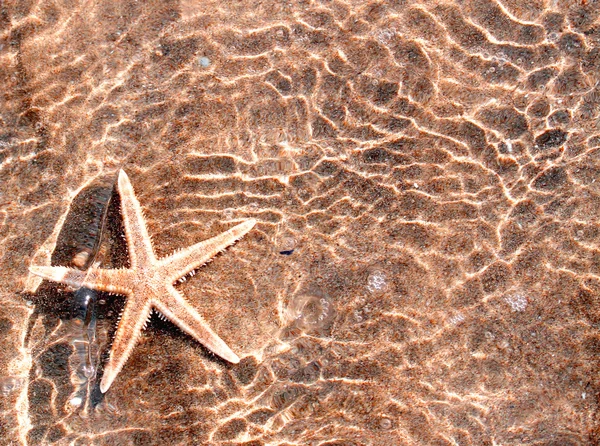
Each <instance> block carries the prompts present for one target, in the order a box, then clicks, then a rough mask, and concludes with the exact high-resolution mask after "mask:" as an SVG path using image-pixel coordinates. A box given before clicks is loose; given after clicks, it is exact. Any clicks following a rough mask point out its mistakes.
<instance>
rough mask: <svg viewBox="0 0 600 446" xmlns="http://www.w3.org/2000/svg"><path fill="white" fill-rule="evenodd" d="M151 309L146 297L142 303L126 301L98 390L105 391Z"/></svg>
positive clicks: (125, 360)
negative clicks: (145, 300)
mask: <svg viewBox="0 0 600 446" xmlns="http://www.w3.org/2000/svg"><path fill="white" fill-rule="evenodd" d="M151 311H152V306H151V301H150V300H149V299H148V300H147V302H145V304H144V305H136V303H134V302H127V304H126V305H125V308H124V310H123V314H122V315H121V320H120V322H119V328H117V334H116V335H115V340H114V342H113V344H112V347H111V350H110V358H109V360H108V362H107V363H106V367H104V374H103V375H102V380H101V381H100V391H101V392H102V393H106V391H107V390H108V388H109V387H110V386H111V384H112V383H113V381H114V380H115V378H116V377H117V375H118V374H119V372H120V371H121V369H122V368H123V365H124V364H125V362H127V359H128V358H129V355H131V352H132V351H133V348H134V347H135V344H136V343H137V341H138V339H139V337H140V335H141V333H142V330H143V329H144V327H145V326H146V323H147V322H148V319H149V318H150V314H151Z"/></svg>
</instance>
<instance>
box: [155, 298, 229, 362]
mask: <svg viewBox="0 0 600 446" xmlns="http://www.w3.org/2000/svg"><path fill="white" fill-rule="evenodd" d="M168 291H169V297H168V301H167V302H164V301H163V300H162V299H158V300H155V301H154V303H153V305H154V308H156V310H157V311H158V312H160V313H161V314H162V315H163V316H165V317H166V318H167V319H169V320H170V321H171V322H173V323H174V324H175V325H177V326H178V327H179V328H180V329H181V330H182V331H184V332H186V333H187V334H189V335H190V336H192V337H193V338H194V339H196V340H197V341H198V342H200V343H201V344H202V345H204V346H205V347H206V348H207V349H209V350H210V351H211V352H213V353H214V354H216V355H218V356H220V357H221V358H223V359H226V360H227V361H229V362H231V363H233V364H237V363H238V362H240V358H239V357H238V356H237V355H236V354H235V353H233V351H232V350H231V349H230V348H229V347H228V346H227V344H225V342H224V341H223V340H222V339H221V338H220V337H219V336H218V335H217V334H216V333H215V332H214V331H212V329H211V328H210V327H209V326H208V324H207V323H206V322H205V321H204V319H203V318H202V316H200V314H198V312H197V311H196V310H195V309H194V307H192V306H191V305H190V304H189V303H188V302H187V301H186V300H185V299H184V297H183V296H182V295H181V294H180V293H179V292H178V291H177V290H176V289H175V288H173V287H172V286H169V287H168Z"/></svg>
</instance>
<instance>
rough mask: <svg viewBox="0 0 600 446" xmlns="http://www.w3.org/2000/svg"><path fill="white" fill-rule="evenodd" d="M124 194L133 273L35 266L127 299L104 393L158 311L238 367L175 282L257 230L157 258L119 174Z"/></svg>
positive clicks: (241, 228)
mask: <svg viewBox="0 0 600 446" xmlns="http://www.w3.org/2000/svg"><path fill="white" fill-rule="evenodd" d="M118 187H119V195H120V196H121V213H122V215H123V224H124V227H125V238H126V240H127V248H128V251H129V260H130V264H131V266H130V268H123V269H100V268H95V267H92V268H90V269H89V270H88V271H80V270H77V269H73V268H67V267H64V266H31V267H30V268H29V270H30V271H31V272H32V273H33V274H36V275H38V276H40V277H43V278H44V279H48V280H52V281H54V282H60V283H64V284H67V285H69V286H73V287H80V286H81V287H86V288H93V289H95V290H100V291H107V292H110V293H117V294H122V295H125V296H127V298H128V299H127V302H126V304H125V308H124V309H123V314H122V316H121V320H120V322H119V326H118V328H117V334H116V336H115V340H114V342H113V345H112V348H111V351H110V358H109V360H108V363H107V364H106V367H105V368H104V375H103V376H102V381H101V382H100V390H101V391H102V393H104V392H106V391H107V390H108V388H109V387H110V386H111V384H112V382H113V381H114V379H115V378H116V376H117V374H118V373H119V372H120V371H121V369H122V368H123V365H124V364H125V362H126V361H127V358H128V357H129V355H130V354H131V352H132V350H133V348H134V346H135V344H136V342H137V340H138V338H139V336H140V334H141V331H142V329H143V328H144V326H145V325H146V322H147V321H148V319H149V318H150V316H151V314H152V309H154V310H155V311H157V312H158V313H159V314H161V315H163V316H165V317H166V318H167V319H169V320H171V321H172V322H173V323H175V325H177V326H178V327H179V328H180V329H181V330H183V331H184V332H186V333H188V334H189V335H191V336H192V337H194V338H195V339H196V340H197V341H198V342H200V343H201V344H203V345H204V346H205V347H206V348H208V349H209V350H211V351H212V352H213V353H215V354H217V355H219V356H220V357H222V358H224V359H226V360H227V361H229V362H232V363H234V364H237V363H238V362H239V361H240V358H238V356H237V355H236V354H235V353H234V352H233V351H232V350H231V349H230V348H229V347H228V346H227V344H225V342H224V341H223V340H222V339H221V338H220V337H219V336H218V335H217V334H216V333H215V332H214V331H212V330H211V328H210V327H209V326H208V324H207V323H206V322H205V321H204V319H203V318H202V316H200V314H198V312H197V311H196V310H195V309H194V307H192V306H191V305H190V304H189V303H188V302H187V301H186V300H185V298H184V297H183V295H182V294H181V293H180V292H179V291H177V290H176V289H175V287H174V286H173V283H174V282H176V281H177V280H178V279H180V278H181V277H184V276H185V275H186V274H188V273H190V272H192V271H194V270H195V269H196V268H198V267H199V266H201V265H203V264H205V263H206V262H207V261H208V260H210V259H211V258H212V257H214V256H215V255H216V254H218V253H219V252H220V251H223V250H224V249H225V248H227V247H228V246H230V245H232V244H233V243H235V242H236V241H237V240H239V239H240V238H242V237H243V236H244V235H245V234H246V233H248V231H250V230H251V229H252V227H253V226H254V225H255V223H256V220H254V219H250V220H246V221H245V222H243V223H241V224H239V225H237V226H234V227H233V228H231V229H229V230H228V231H225V232H223V233H222V234H219V235H217V236H216V237H213V238H210V239H208V240H205V241H203V242H199V243H196V244H195V245H192V246H190V247H188V248H185V249H182V250H180V251H177V252H175V253H174V254H172V255H170V256H169V257H165V258H162V259H157V258H156V256H155V255H154V250H153V249H152V243H151V241H150V236H149V235H148V230H147V229H146V224H145V222H144V216H143V213H142V208H141V207H140V203H139V201H138V200H137V198H136V197H135V193H134V191H133V187H132V186H131V183H130V182H129V178H128V177H127V174H126V173H125V172H124V171H123V170H121V171H120V172H119V180H118Z"/></svg>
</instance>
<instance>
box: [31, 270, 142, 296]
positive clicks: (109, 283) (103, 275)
mask: <svg viewBox="0 0 600 446" xmlns="http://www.w3.org/2000/svg"><path fill="white" fill-rule="evenodd" d="M29 271H31V273H32V274H35V275H36V276H40V277H42V278H44V279H47V280H51V281H53V282H59V283H64V284H65V285H69V286H71V287H73V288H81V287H85V288H91V289H94V290H99V291H106V292H109V293H117V294H128V293H129V290H130V286H129V284H130V276H131V271H130V270H127V269H99V268H90V269H89V270H87V271H80V270H78V269H74V268H67V267H65V266H35V265H33V266H30V267H29Z"/></svg>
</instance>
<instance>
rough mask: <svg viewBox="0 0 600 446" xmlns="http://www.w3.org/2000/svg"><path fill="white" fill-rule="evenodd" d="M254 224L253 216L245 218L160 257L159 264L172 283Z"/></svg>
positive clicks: (232, 241) (240, 236)
mask: <svg viewBox="0 0 600 446" xmlns="http://www.w3.org/2000/svg"><path fill="white" fill-rule="evenodd" d="M255 224H256V220H254V219H253V218H252V219H250V220H246V221H245V222H243V223H240V224H239V225H237V226H234V227H233V228H231V229H229V230H227V231H225V232H223V233H222V234H219V235H217V236H215V237H212V238H209V239H208V240H204V241H202V242H199V243H196V244H195V245H192V246H190V247H189V248H185V249H182V250H180V251H177V252H175V253H174V254H172V255H170V256H169V257H166V258H164V259H161V260H160V264H161V266H162V267H164V268H165V270H166V271H167V274H168V276H169V278H170V279H171V283H173V282H175V281H176V280H177V279H179V278H181V277H183V276H185V275H186V274H187V273H189V272H190V271H193V270H194V269H196V268H198V267H199V266H201V265H203V264H205V263H206V262H208V261H209V260H210V259H211V258H212V257H214V256H215V255H216V254H218V253H219V252H220V251H223V250H224V249H225V248H227V247H228V246H230V245H233V244H234V243H235V242H236V241H238V240H239V239H241V238H242V237H243V236H244V235H246V234H247V233H248V232H249V231H250V230H251V229H252V228H253V227H254V225H255Z"/></svg>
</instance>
